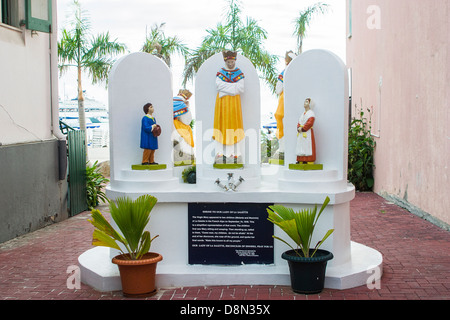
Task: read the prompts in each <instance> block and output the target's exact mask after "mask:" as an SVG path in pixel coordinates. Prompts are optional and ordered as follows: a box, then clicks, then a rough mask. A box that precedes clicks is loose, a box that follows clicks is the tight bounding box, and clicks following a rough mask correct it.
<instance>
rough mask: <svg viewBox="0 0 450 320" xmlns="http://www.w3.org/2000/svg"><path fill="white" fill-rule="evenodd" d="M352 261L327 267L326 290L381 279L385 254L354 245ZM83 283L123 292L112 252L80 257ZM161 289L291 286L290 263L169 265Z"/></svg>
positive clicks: (161, 273) (159, 279) (162, 269)
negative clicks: (278, 264) (112, 259)
mask: <svg viewBox="0 0 450 320" xmlns="http://www.w3.org/2000/svg"><path fill="white" fill-rule="evenodd" d="M351 254H352V258H351V260H350V261H349V262H347V263H345V264H343V265H339V266H334V267H333V266H328V267H327V273H326V278H325V288H329V289H338V290H344V289H349V288H354V287H359V286H362V285H366V284H367V282H368V281H369V282H370V283H372V282H373V281H376V280H379V279H381V276H382V269H383V268H382V264H383V258H382V255H381V254H380V253H379V252H378V251H376V250H374V249H371V248H369V247H366V246H364V245H361V244H359V243H356V242H352V243H351ZM78 263H79V265H80V269H81V281H82V282H83V283H84V284H87V285H89V286H91V287H93V288H95V289H96V290H98V291H102V292H106V291H118V290H121V289H122V285H121V283H120V275H119V270H118V268H117V266H116V265H114V264H113V263H112V262H111V257H110V249H109V248H105V247H95V248H93V249H90V250H88V251H86V252H85V253H83V254H82V255H80V256H79V258H78ZM156 273H157V275H156V285H157V286H158V287H160V288H167V287H188V286H218V285H290V277H289V269H288V266H287V262H286V264H284V265H280V266H275V265H246V266H201V265H168V264H165V263H164V260H163V261H161V262H159V263H158V266H157V269H156Z"/></svg>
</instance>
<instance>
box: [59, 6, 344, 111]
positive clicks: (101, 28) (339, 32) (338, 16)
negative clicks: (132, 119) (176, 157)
mask: <svg viewBox="0 0 450 320" xmlns="http://www.w3.org/2000/svg"><path fill="white" fill-rule="evenodd" d="M72 2H73V1H72V0H58V4H57V5H58V29H59V30H61V29H62V28H64V27H65V26H66V25H67V19H68V17H69V15H70V13H71V10H70V9H71V4H72ZM317 2H325V3H328V4H329V5H330V10H329V12H328V13H326V14H325V15H319V16H317V17H315V18H314V19H313V21H312V24H311V25H310V28H309V31H308V33H307V38H306V39H305V40H304V44H303V48H304V51H306V50H310V49H326V50H330V51H332V52H334V53H335V54H337V55H338V56H339V57H341V59H342V60H343V61H344V62H345V55H346V52H345V44H346V31H345V29H346V28H345V27H346V25H345V15H346V12H345V0H322V1H321V0H277V1H275V0H241V3H242V9H243V12H242V18H244V19H245V17H252V18H254V19H256V20H257V21H258V23H259V25H260V26H261V27H262V28H264V29H265V30H266V31H267V33H268V39H267V41H266V42H265V49H266V50H268V51H269V52H270V53H272V54H276V55H278V56H279V57H280V60H279V63H278V65H277V69H278V70H279V71H280V72H281V71H282V70H283V68H284V59H283V57H284V54H285V52H286V51H288V50H295V48H296V39H295V37H294V36H293V35H292V33H293V31H294V24H293V20H294V19H295V18H296V17H298V16H299V12H300V11H301V10H303V9H305V8H306V7H308V6H310V5H313V4H315V3H317ZM80 3H81V5H82V7H83V8H84V9H85V10H87V12H88V13H89V16H90V19H91V24H92V33H93V34H98V33H103V32H106V31H109V32H110V34H111V36H112V37H113V38H117V40H118V41H120V42H123V43H125V44H126V45H127V48H128V50H129V51H130V52H136V51H139V50H140V48H141V47H142V45H143V43H144V40H145V33H146V30H147V29H148V30H150V27H151V26H153V25H154V24H161V23H163V22H164V23H165V27H164V32H165V34H166V36H175V35H176V36H178V37H179V38H180V39H181V40H182V41H183V42H184V44H186V45H187V46H188V47H189V48H192V49H194V48H196V47H197V46H198V45H199V44H200V43H201V41H202V39H203V37H204V36H205V35H206V31H205V30H207V29H210V28H215V26H216V25H217V23H219V22H223V20H224V19H223V18H224V14H225V12H226V11H227V4H228V1H227V0H191V1H181V0H80ZM173 63H174V65H173V67H172V75H173V82H174V83H173V90H174V92H175V93H176V92H178V89H179V88H181V73H182V71H183V60H182V59H181V58H177V57H174V61H173ZM192 87H193V84H192V83H188V85H187V88H188V89H191V90H192ZM84 88H85V89H86V90H87V96H88V97H93V98H96V99H97V100H100V101H102V102H104V103H105V104H106V103H107V93H106V90H105V88H104V86H103V87H102V86H91V85H90V84H89V81H88V80H87V79H86V80H84ZM59 89H60V90H59V91H60V96H61V97H62V96H64V95H66V96H67V97H69V98H73V97H76V73H74V72H71V73H68V74H67V75H66V76H64V77H63V78H62V79H61V81H60V88H59ZM261 89H262V91H263V92H262V93H261V97H262V99H261V101H262V103H263V106H262V108H263V113H267V112H275V110H276V103H277V101H276V97H273V96H271V95H270V94H269V93H268V90H267V89H266V88H265V86H264V85H262V86H261ZM272 109H274V110H272Z"/></svg>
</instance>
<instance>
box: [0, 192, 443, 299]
mask: <svg viewBox="0 0 450 320" xmlns="http://www.w3.org/2000/svg"><path fill="white" fill-rule="evenodd" d="M103 209H104V208H102V209H101V210H102V211H103ZM88 215H89V213H88V212H84V213H82V214H80V215H78V216H76V217H73V218H70V219H68V220H66V221H63V222H59V223H57V224H54V225H51V226H49V227H46V228H43V229H41V230H38V231H36V232H33V233H30V234H28V235H25V236H21V237H19V238H16V239H13V240H11V241H8V242H5V243H3V244H0V300H24V299H31V300H51V299H55V300H111V299H125V298H123V296H122V294H121V292H106V293H105V292H103V293H102V292H97V291H95V290H93V289H92V288H90V287H88V286H86V285H84V284H82V285H81V288H80V289H68V288H67V279H68V276H69V274H68V273H67V268H68V267H69V266H71V265H76V264H77V258H78V256H79V255H80V254H81V253H83V252H84V251H86V250H88V249H90V248H92V246H91V243H90V239H91V234H92V230H93V229H92V228H93V227H92V226H91V225H90V224H89V223H88V222H87V221H86V220H87V217H88ZM351 235H352V240H353V241H356V242H359V243H362V244H365V245H367V246H369V247H372V248H374V249H377V250H378V251H380V252H381V253H382V254H383V258H384V269H383V278H382V280H381V288H380V289H373V290H369V289H368V288H367V287H366V286H362V287H358V288H353V289H348V290H343V291H339V290H331V289H325V290H324V291H323V292H322V293H320V294H318V295H310V296H305V295H301V294H294V293H293V292H292V291H291V289H290V287H288V286H218V287H189V288H159V291H158V293H157V294H156V295H155V296H153V297H151V298H149V299H150V300H239V301H241V300H277V299H278V300H318V299H320V300H380V299H382V300H450V246H449V244H450V232H448V231H444V230H442V229H440V228H438V227H436V226H434V225H432V224H431V223H429V222H427V221H424V220H422V219H420V218H418V217H416V216H414V215H412V214H410V213H409V212H407V211H405V210H403V209H401V208H399V207H397V206H395V205H393V204H390V203H388V202H387V201H386V200H384V199H383V198H381V197H379V196H378V195H376V194H373V193H357V195H356V198H355V200H353V201H352V202H351Z"/></svg>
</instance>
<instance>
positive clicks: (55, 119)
mask: <svg viewBox="0 0 450 320" xmlns="http://www.w3.org/2000/svg"><path fill="white" fill-rule="evenodd" d="M56 2H57V1H54V0H53V1H52V6H53V10H52V11H53V12H54V13H56V12H58V11H57V7H56ZM52 20H53V21H52V30H51V32H50V33H49V51H50V110H51V116H52V134H53V135H54V136H55V137H56V138H57V139H58V164H59V174H58V175H59V180H65V179H66V173H67V146H66V136H65V135H64V134H63V133H62V132H61V129H60V128H59V99H58V98H59V97H58V96H59V94H58V46H54V45H53V43H57V42H58V32H57V30H58V25H57V15H56V14H54V15H53V17H52Z"/></svg>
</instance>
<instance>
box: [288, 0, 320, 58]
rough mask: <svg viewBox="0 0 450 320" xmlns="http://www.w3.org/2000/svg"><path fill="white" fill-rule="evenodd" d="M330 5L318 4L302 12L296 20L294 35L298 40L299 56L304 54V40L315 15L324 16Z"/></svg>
mask: <svg viewBox="0 0 450 320" xmlns="http://www.w3.org/2000/svg"><path fill="white" fill-rule="evenodd" d="M328 8H329V5H328V4H326V3H322V2H319V3H316V4H314V5H312V6H309V7H307V8H306V9H305V10H303V11H300V13H299V16H298V17H297V18H295V20H294V33H293V35H294V36H295V37H296V38H297V48H298V54H300V53H302V50H303V49H302V48H303V39H304V38H305V36H306V31H307V29H308V27H309V25H310V23H311V20H312V18H313V16H314V15H315V14H318V13H321V14H324V13H325V12H327V10H328Z"/></svg>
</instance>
